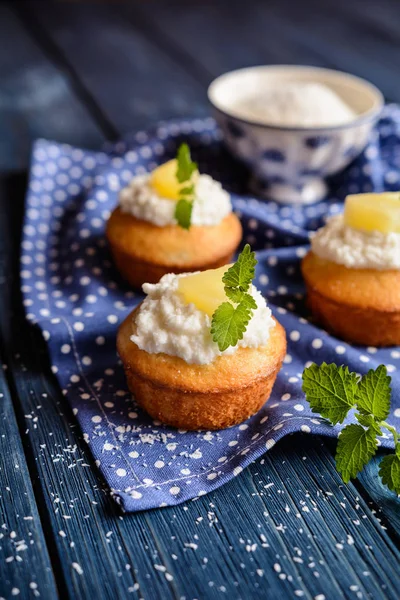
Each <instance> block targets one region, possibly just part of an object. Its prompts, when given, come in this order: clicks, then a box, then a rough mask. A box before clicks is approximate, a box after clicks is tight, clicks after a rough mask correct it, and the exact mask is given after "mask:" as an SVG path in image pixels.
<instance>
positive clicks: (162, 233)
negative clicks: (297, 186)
mask: <svg viewBox="0 0 400 600" xmlns="http://www.w3.org/2000/svg"><path fill="white" fill-rule="evenodd" d="M106 235H107V238H108V242H109V244H110V248H111V253H112V255H113V258H114V262H115V264H116V267H117V269H118V271H119V272H120V274H121V275H122V277H123V278H124V279H126V281H128V283H130V285H132V286H134V287H140V286H141V285H142V284H143V283H145V282H148V283H156V282H157V281H159V280H160V279H161V277H162V276H163V275H165V274H166V273H184V272H191V271H203V270H206V269H215V268H217V267H220V266H222V265H225V264H227V263H229V262H231V261H232V258H233V255H234V253H235V251H236V249H237V247H238V245H239V243H240V241H241V239H242V226H241V224H240V221H239V219H238V218H237V216H236V215H235V214H234V213H232V212H231V213H229V214H228V215H227V216H226V217H225V218H224V219H223V220H222V221H221V223H219V224H218V225H214V226H195V225H193V226H192V227H191V228H190V229H188V230H187V229H182V228H181V227H179V226H178V225H167V226H165V227H158V226H157V225H154V224H153V223H149V222H147V221H144V220H139V219H137V218H135V217H133V216H132V215H129V214H126V213H123V212H122V211H121V209H120V207H117V208H116V209H115V210H114V211H113V212H112V214H111V216H110V219H109V221H108V223H107V229H106Z"/></svg>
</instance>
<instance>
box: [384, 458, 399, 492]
mask: <svg viewBox="0 0 400 600" xmlns="http://www.w3.org/2000/svg"><path fill="white" fill-rule="evenodd" d="M399 454H400V452H396V454H389V455H388V456H385V457H384V458H383V459H382V460H381V463H380V465H379V475H380V477H381V479H382V483H383V484H384V485H387V486H388V488H389V489H390V490H392V491H393V492H396V494H397V495H400V456H399Z"/></svg>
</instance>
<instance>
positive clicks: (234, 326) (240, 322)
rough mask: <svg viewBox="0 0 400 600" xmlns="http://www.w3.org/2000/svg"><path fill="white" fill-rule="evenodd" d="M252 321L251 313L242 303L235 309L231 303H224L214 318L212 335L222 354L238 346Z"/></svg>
mask: <svg viewBox="0 0 400 600" xmlns="http://www.w3.org/2000/svg"><path fill="white" fill-rule="evenodd" d="M250 319H251V311H250V310H249V309H248V308H247V306H245V305H244V304H242V303H240V304H238V305H237V307H236V308H235V307H234V306H233V304H231V303H230V302H223V303H222V304H220V305H219V306H218V308H217V310H216V311H215V312H214V314H213V316H212V321H211V335H212V338H213V340H214V342H216V343H217V344H218V348H219V350H220V352H223V351H224V350H226V349H227V348H229V346H236V344H237V343H238V341H239V340H241V339H242V338H243V334H244V332H245V331H246V328H247V325H248V323H249V321H250Z"/></svg>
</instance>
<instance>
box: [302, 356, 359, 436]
mask: <svg viewBox="0 0 400 600" xmlns="http://www.w3.org/2000/svg"><path fill="white" fill-rule="evenodd" d="M356 389H357V375H356V374H355V373H350V372H349V369H348V367H338V366H337V365H335V364H330V365H327V364H326V363H322V365H320V366H318V365H316V364H315V363H313V364H312V365H311V366H310V367H307V368H306V369H304V372H303V392H304V393H305V395H306V400H307V402H309V403H310V406H311V409H312V411H313V412H315V413H319V414H320V415H322V416H323V417H325V418H326V419H329V420H330V421H331V423H333V425H335V424H336V423H342V422H343V421H344V419H345V417H346V415H347V413H348V412H349V410H350V409H351V408H352V407H353V406H354V404H355V400H354V395H355V392H356Z"/></svg>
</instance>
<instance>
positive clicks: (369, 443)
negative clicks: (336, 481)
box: [335, 423, 378, 483]
mask: <svg viewBox="0 0 400 600" xmlns="http://www.w3.org/2000/svg"><path fill="white" fill-rule="evenodd" d="M377 447H378V443H377V440H376V432H375V431H374V429H373V428H369V429H364V427H362V426H361V425H355V424H354V423H352V424H351V425H347V426H346V427H345V428H344V429H343V430H342V432H341V434H340V436H339V440H338V445H337V449H336V457H335V458H336V468H337V470H338V471H339V473H340V474H341V476H342V479H343V481H344V482H345V483H348V482H349V481H350V479H351V478H353V477H355V476H356V475H357V473H359V472H360V471H361V470H362V469H363V468H364V467H365V465H366V464H367V463H368V462H369V461H370V460H371V458H372V457H373V456H374V454H375V453H376V449H377Z"/></svg>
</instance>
